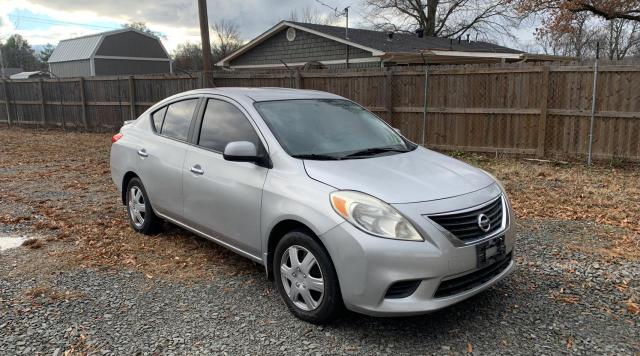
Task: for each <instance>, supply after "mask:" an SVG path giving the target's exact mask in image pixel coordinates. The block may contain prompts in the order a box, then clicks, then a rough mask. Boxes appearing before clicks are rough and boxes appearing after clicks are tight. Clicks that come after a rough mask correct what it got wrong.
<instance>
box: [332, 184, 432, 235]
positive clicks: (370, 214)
mask: <svg viewBox="0 0 640 356" xmlns="http://www.w3.org/2000/svg"><path fill="white" fill-rule="evenodd" d="M330 198H331V205H332V206H333V209H334V210H335V211H336V212H337V213H338V214H340V216H342V217H343V218H345V219H346V220H347V221H348V222H350V223H351V224H353V226H355V227H357V228H358V229H361V230H363V231H365V232H367V233H369V234H371V235H375V236H379V237H385V238H388V239H397V240H410V241H424V239H423V238H422V236H420V234H419V233H418V231H416V229H415V228H414V227H413V225H411V223H410V222H409V221H408V220H407V219H405V218H404V217H403V216H402V215H400V213H399V212H398V211H397V210H396V209H394V208H393V207H392V206H391V205H389V204H387V203H385V202H383V201H382V200H380V199H377V198H374V197H372V196H370V195H367V194H364V193H360V192H355V191H337V192H333V193H331V195H330Z"/></svg>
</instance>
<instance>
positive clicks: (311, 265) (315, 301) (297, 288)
mask: <svg viewBox="0 0 640 356" xmlns="http://www.w3.org/2000/svg"><path fill="white" fill-rule="evenodd" d="M280 279H281V280H282V286H283V287H284V291H285V292H286V293H287V296H288V297H289V299H290V300H291V301H292V302H293V304H295V306H296V307H298V308H300V309H302V310H307V311H308V310H314V309H316V308H317V307H318V306H319V305H320V303H322V297H323V296H324V279H323V278H322V270H321V269H320V265H319V264H318V261H317V260H316V257H315V256H314V255H313V254H312V253H311V252H309V250H307V249H306V248H304V247H302V246H298V245H293V246H291V247H289V248H288V249H287V250H286V251H285V252H284V253H283V254H282V258H281V259H280Z"/></svg>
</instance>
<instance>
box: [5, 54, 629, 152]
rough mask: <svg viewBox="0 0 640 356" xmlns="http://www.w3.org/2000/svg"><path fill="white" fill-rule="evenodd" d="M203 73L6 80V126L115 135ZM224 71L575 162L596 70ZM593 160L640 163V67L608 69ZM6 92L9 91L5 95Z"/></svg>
mask: <svg viewBox="0 0 640 356" xmlns="http://www.w3.org/2000/svg"><path fill="white" fill-rule="evenodd" d="M201 82H202V81H201V79H200V78H199V77H198V76H196V77H187V76H179V77H120V78H118V77H108V78H104V77H103V78H91V79H89V78H85V79H64V80H62V81H61V82H58V81H56V80H44V81H39V80H31V81H20V82H17V81H16V82H5V83H4V85H5V90H7V91H6V93H9V100H8V102H7V100H6V99H4V97H3V96H0V98H2V100H3V101H1V102H0V103H1V104H2V107H0V122H5V123H6V122H7V109H8V110H9V112H11V113H12V115H11V119H12V124H16V125H24V124H29V125H34V124H37V125H43V126H58V127H60V126H62V127H75V128H81V129H87V130H92V131H96V130H98V131H100V130H112V131H113V130H115V129H117V127H118V126H119V125H121V124H122V122H123V120H129V119H131V118H132V117H136V116H137V115H139V114H140V113H141V112H142V111H144V110H145V109H146V108H148V107H149V106H150V105H152V104H153V103H154V102H155V101H157V100H160V99H162V98H164V97H166V96H168V95H171V94H174V93H177V92H181V91H184V90H187V89H192V88H196V87H199V86H200V83H201ZM424 83H425V73H424V71H423V70H422V69H421V68H417V69H416V68H408V69H397V68H396V69H394V70H383V69H376V70H366V71H349V70H347V71H330V72H329V71H318V72H304V71H303V72H300V71H291V72H287V71H281V72H261V73H260V72H240V71H239V72H221V73H216V74H215V84H216V86H218V87H224V86H250V87H264V86H271V87H294V88H304V89H316V90H323V91H328V92H333V93H336V94H339V95H342V96H344V97H347V98H350V99H352V100H354V101H356V102H359V103H361V104H363V105H364V106H366V107H368V108H369V109H370V110H372V111H373V112H375V113H377V114H378V115H380V116H381V117H382V118H384V119H385V120H387V121H388V122H389V123H391V124H392V125H393V126H394V127H397V128H399V129H401V130H402V132H403V134H405V135H406V136H407V137H408V138H410V139H411V140H413V141H415V142H422V138H423V129H424V139H425V142H426V145H427V146H428V147H432V148H436V149H444V150H464V151H477V152H505V153H516V154H526V155H536V156H538V157H555V158H577V157H583V156H584V155H586V153H587V149H588V142H589V127H590V119H591V106H592V89H593V66H592V65H551V66H549V65H537V66H534V65H526V66H525V65H517V66H514V65H499V66H458V67H436V66H431V67H429V70H428V80H427V87H428V90H427V93H428V100H427V101H428V105H427V114H426V126H424V127H423V122H424V121H423V114H424V113H423V111H424V102H425V101H424V99H425V92H424ZM596 88H597V90H596V96H595V97H596V102H595V104H596V105H595V107H596V114H595V125H594V137H593V154H594V157H595V158H600V159H612V158H617V159H625V160H633V161H638V160H640V65H614V64H611V65H602V66H600V68H599V73H598V81H597V85H596ZM4 93H5V91H2V95H4Z"/></svg>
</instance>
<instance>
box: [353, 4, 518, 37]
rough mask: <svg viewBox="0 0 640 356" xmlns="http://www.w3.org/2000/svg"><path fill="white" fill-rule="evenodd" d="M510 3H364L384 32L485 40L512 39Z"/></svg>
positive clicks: (370, 18) (514, 19)
mask: <svg viewBox="0 0 640 356" xmlns="http://www.w3.org/2000/svg"><path fill="white" fill-rule="evenodd" d="M511 1H512V0H364V4H365V6H366V8H367V20H368V21H369V22H371V23H372V24H373V25H374V27H376V28H378V29H384V30H392V31H400V32H411V31H414V30H416V29H418V28H422V29H423V30H424V34H425V35H427V36H439V37H460V36H462V35H465V34H468V33H471V34H476V35H481V36H485V37H496V35H499V36H507V37H512V35H511V32H510V30H511V28H512V27H513V26H514V25H515V24H516V23H517V22H518V20H519V18H518V16H517V14H516V13H515V10H514V9H513V6H511Z"/></svg>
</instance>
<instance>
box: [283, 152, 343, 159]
mask: <svg viewBox="0 0 640 356" xmlns="http://www.w3.org/2000/svg"><path fill="white" fill-rule="evenodd" d="M291 157H293V158H300V159H313V160H317V161H338V160H340V159H342V158H341V157H338V156H331V155H323V154H315V153H309V154H300V155H293V156H291Z"/></svg>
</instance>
